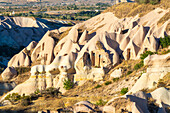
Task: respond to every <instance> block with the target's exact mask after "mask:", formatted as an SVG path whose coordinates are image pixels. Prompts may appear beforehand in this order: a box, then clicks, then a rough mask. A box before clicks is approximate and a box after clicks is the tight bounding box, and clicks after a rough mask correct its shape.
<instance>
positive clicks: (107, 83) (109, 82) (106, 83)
mask: <svg viewBox="0 0 170 113" xmlns="http://www.w3.org/2000/svg"><path fill="white" fill-rule="evenodd" d="M111 83H112V82H111V81H106V82H105V83H104V84H105V85H109V84H111Z"/></svg>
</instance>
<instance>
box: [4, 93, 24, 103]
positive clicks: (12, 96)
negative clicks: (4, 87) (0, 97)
mask: <svg viewBox="0 0 170 113" xmlns="http://www.w3.org/2000/svg"><path fill="white" fill-rule="evenodd" d="M20 99H21V96H20V95H19V94H18V93H12V94H9V95H7V96H6V97H5V100H9V101H11V102H16V101H18V100H20Z"/></svg>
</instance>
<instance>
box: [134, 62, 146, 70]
mask: <svg viewBox="0 0 170 113" xmlns="http://www.w3.org/2000/svg"><path fill="white" fill-rule="evenodd" d="M143 66H144V63H143V61H141V62H140V63H137V64H136V65H135V66H134V69H135V70H138V69H140V68H141V67H143Z"/></svg>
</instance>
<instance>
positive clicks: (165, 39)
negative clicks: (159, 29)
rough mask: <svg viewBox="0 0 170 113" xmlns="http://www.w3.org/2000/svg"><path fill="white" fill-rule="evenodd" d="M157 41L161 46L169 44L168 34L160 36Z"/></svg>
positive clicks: (169, 37)
mask: <svg viewBox="0 0 170 113" xmlns="http://www.w3.org/2000/svg"><path fill="white" fill-rule="evenodd" d="M159 41H160V45H161V47H162V48H165V47H168V46H169V45H170V36H165V37H164V38H160V40H159Z"/></svg>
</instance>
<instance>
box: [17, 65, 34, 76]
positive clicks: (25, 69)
mask: <svg viewBox="0 0 170 113" xmlns="http://www.w3.org/2000/svg"><path fill="white" fill-rule="evenodd" d="M15 70H16V71H17V74H18V75H20V74H23V73H26V72H29V71H31V68H30V67H15Z"/></svg>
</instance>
